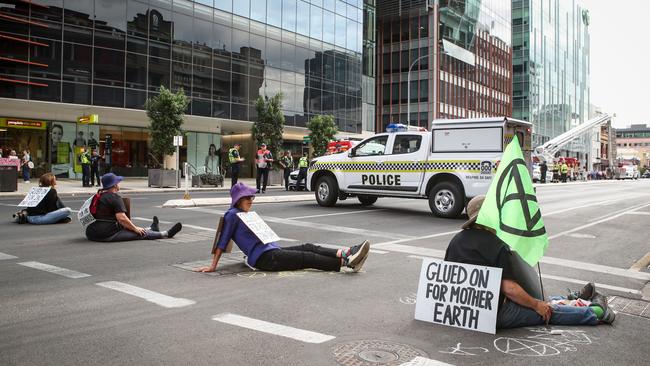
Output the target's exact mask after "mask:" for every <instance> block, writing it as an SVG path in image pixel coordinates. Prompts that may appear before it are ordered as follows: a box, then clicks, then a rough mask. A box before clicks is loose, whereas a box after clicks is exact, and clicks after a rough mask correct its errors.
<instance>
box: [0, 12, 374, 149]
mask: <svg viewBox="0 0 650 366" xmlns="http://www.w3.org/2000/svg"><path fill="white" fill-rule="evenodd" d="M366 2H367V3H369V4H368V5H367V6H366V8H367V9H368V10H369V12H366V13H364V2H363V1H362V0H311V1H302V0H214V1H213V0H196V1H188V0H38V1H36V0H35V1H34V2H33V3H32V4H31V5H30V2H12V3H15V4H12V5H0V34H1V35H5V36H7V37H12V38H14V39H21V40H28V42H24V41H14V40H12V39H9V38H3V39H0V55H1V56H2V57H5V58H8V59H10V60H3V61H0V98H15V99H23V100H30V101H47V102H57V103H68V104H80V105H88V106H102V107H115V108H129V109H143V105H144V102H145V101H146V99H147V98H150V97H152V96H155V95H156V94H157V93H158V92H159V89H160V87H161V86H165V87H167V88H171V89H172V90H174V91H175V90H178V89H180V88H182V89H183V90H184V91H185V93H186V94H187V95H188V96H189V97H190V99H191V103H190V105H189V107H188V110H187V114H188V115H191V116H202V117H214V118H219V119H227V120H237V121H254V120H255V119H256V112H255V108H254V103H255V100H256V99H257V98H258V97H259V96H271V95H274V94H276V93H278V92H282V93H283V95H284V99H283V112H284V115H285V124H286V126H288V127H292V126H293V127H304V126H305V125H306V123H307V121H308V120H309V118H310V117H311V116H313V115H316V114H332V115H334V117H335V119H336V121H337V124H338V127H339V130H340V131H344V132H350V133H361V132H362V130H364V129H366V128H367V127H368V125H372V123H368V122H366V125H365V126H364V123H363V119H362V110H366V111H371V112H373V111H374V106H373V105H372V104H374V100H373V101H372V104H371V103H366V105H363V108H362V104H363V101H362V91H361V90H362V69H363V71H364V72H365V75H367V78H371V79H372V78H373V77H374V67H373V65H372V62H368V60H367V59H366V63H365V64H363V66H362V55H363V53H364V50H374V39H367V40H364V29H363V22H364V17H365V19H366V21H367V22H369V23H370V22H371V21H372V24H374V11H373V10H372V9H373V8H374V6H373V4H372V3H373V2H372V1H366ZM2 17H4V18H2ZM7 17H10V18H12V19H11V20H8V19H9V18H7ZM369 17H372V19H371V20H369ZM369 34H370V35H373V36H374V33H372V32H371V33H369ZM372 80H373V81H374V79H372ZM366 99H369V98H366ZM373 99H374V98H373ZM0 117H3V116H0ZM7 117H13V116H7ZM22 117H29V116H22ZM53 119H54V118H53ZM127 124H128V123H127ZM185 128H186V129H188V130H190V131H191V130H192V129H193V126H192V125H191V124H190V125H187V124H186V125H185ZM194 140H196V141H199V140H200V139H198V138H197V139H194ZM209 140H210V141H213V140H214V141H217V140H218V139H216V140H215V139H214V138H212V137H210V138H209ZM201 141H202V140H201ZM206 141H207V140H206ZM218 141H220V140H218ZM208 146H209V144H208ZM217 147H218V146H217ZM206 148H207V147H206ZM190 150H191V151H198V150H202V148H195V147H194V148H191V149H190ZM196 154H199V153H198V152H193V153H192V155H193V156H194V155H196ZM188 156H189V155H188ZM197 156H198V155H197ZM199 160H200V159H199Z"/></svg>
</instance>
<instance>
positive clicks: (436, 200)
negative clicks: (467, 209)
mask: <svg viewBox="0 0 650 366" xmlns="http://www.w3.org/2000/svg"><path fill="white" fill-rule="evenodd" d="M429 208H430V209H431V212H433V213H434V214H435V215H436V216H439V217H447V218H453V217H458V215H460V213H461V212H462V211H463V197H462V195H461V194H460V189H458V187H457V186H456V185H455V184H453V183H450V182H441V183H438V184H436V185H435V186H434V187H433V188H432V189H431V191H429Z"/></svg>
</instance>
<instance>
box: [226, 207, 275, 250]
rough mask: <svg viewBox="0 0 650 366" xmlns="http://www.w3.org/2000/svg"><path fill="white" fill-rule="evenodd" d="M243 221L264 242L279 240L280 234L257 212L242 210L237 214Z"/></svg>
mask: <svg viewBox="0 0 650 366" xmlns="http://www.w3.org/2000/svg"><path fill="white" fill-rule="evenodd" d="M237 216H239V218H240V219H241V221H242V222H243V223H244V224H246V226H248V228H249V229H250V230H251V231H252V232H253V234H255V236H257V238H258V239H260V240H261V241H262V243H264V244H268V243H270V242H274V241H279V240H280V237H279V236H278V234H276V233H275V232H273V230H272V229H271V228H270V227H269V225H267V224H266V223H265V222H264V220H262V218H261V217H260V216H259V215H258V214H257V212H240V213H238V214H237Z"/></svg>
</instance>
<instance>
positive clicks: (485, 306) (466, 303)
mask: <svg viewBox="0 0 650 366" xmlns="http://www.w3.org/2000/svg"><path fill="white" fill-rule="evenodd" d="M500 287H501V268H494V267H486V266H474V265H471V264H465V263H455V262H445V261H443V260H442V259H432V258H425V259H424V260H423V261H422V269H421V271H420V282H419V284H418V294H417V300H416V303H415V319H417V320H422V321H425V322H431V323H436V324H442V325H447V326H450V327H456V328H463V329H470V330H475V331H479V332H485V333H492V334H495V333H496V321H497V310H498V308H499V289H500Z"/></svg>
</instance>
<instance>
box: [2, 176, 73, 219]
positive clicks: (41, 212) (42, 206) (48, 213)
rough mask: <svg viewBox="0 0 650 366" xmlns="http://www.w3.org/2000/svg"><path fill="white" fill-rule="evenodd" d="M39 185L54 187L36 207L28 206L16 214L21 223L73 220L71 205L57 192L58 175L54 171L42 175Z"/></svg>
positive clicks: (15, 216)
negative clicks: (68, 205) (66, 205)
mask: <svg viewBox="0 0 650 366" xmlns="http://www.w3.org/2000/svg"><path fill="white" fill-rule="evenodd" d="M38 185H39V187H52V188H50V190H49V191H48V192H47V194H46V195H45V197H43V199H42V200H41V202H39V203H38V204H37V205H36V207H28V208H27V209H25V210H22V211H19V212H17V213H16V214H14V218H15V220H16V222H18V223H19V224H25V223H30V224H33V225H48V224H59V223H61V224H65V223H68V222H70V221H71V219H70V212H72V211H71V210H70V208H69V207H65V205H64V204H63V202H61V199H60V198H59V196H58V195H57V192H56V189H55V187H56V177H55V176H54V174H52V173H45V174H43V175H41V177H40V179H39V182H38Z"/></svg>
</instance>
